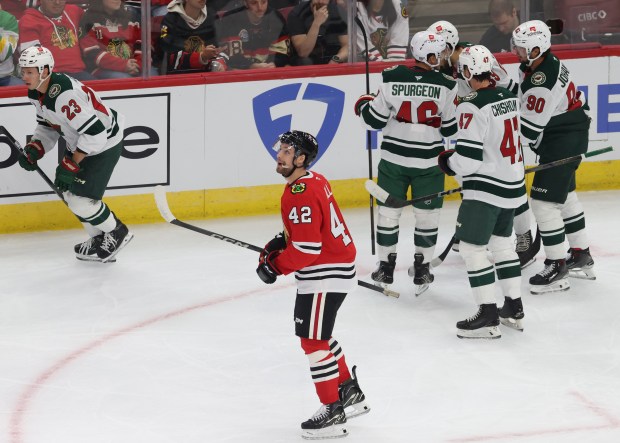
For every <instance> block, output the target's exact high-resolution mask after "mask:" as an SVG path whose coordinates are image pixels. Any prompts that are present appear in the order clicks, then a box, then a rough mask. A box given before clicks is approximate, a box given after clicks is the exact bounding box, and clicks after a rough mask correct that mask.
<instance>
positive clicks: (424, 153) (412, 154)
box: [381, 137, 444, 159]
mask: <svg viewBox="0 0 620 443" xmlns="http://www.w3.org/2000/svg"><path fill="white" fill-rule="evenodd" d="M381 149H382V150H383V151H387V152H391V153H392V154H394V155H398V156H401V157H408V158H418V159H431V158H435V157H437V156H438V155H439V154H440V153H441V152H442V151H443V149H444V148H443V144H441V143H434V144H433V145H431V146H428V147H420V148H414V147H413V146H400V145H398V144H396V143H394V142H393V141H391V140H386V137H384V138H383V143H381Z"/></svg>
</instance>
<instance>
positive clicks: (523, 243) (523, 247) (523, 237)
mask: <svg viewBox="0 0 620 443" xmlns="http://www.w3.org/2000/svg"><path fill="white" fill-rule="evenodd" d="M530 243H531V239H530V236H529V235H527V234H517V247H516V248H515V249H516V251H517V252H524V251H527V250H528V248H529V247H530Z"/></svg>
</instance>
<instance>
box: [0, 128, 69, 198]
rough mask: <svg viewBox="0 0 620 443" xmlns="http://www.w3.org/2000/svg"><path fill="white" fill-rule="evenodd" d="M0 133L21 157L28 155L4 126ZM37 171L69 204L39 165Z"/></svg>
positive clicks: (36, 166)
mask: <svg viewBox="0 0 620 443" xmlns="http://www.w3.org/2000/svg"><path fill="white" fill-rule="evenodd" d="M0 132H2V133H3V134H4V135H6V137H7V138H8V139H9V142H10V143H9V147H10V148H11V149H13V150H15V151H17V152H18V153H19V155H23V156H26V154H25V153H24V148H23V147H22V145H21V144H20V143H19V142H18V141H17V140H16V139H15V137H13V135H12V134H11V133H10V132H9V130H8V129H6V128H5V127H4V126H0ZM35 171H37V173H38V174H39V175H40V176H41V178H42V179H43V180H44V181H45V183H47V185H48V186H49V187H50V188H52V191H54V193H55V194H56V195H57V196H58V197H59V198H60V199H61V200H62V201H63V202H64V203H65V204H67V202H66V201H65V198H64V197H63V196H62V193H61V192H60V191H59V190H58V188H57V187H56V186H55V185H54V182H52V181H51V180H50V178H49V177H48V176H47V175H45V172H43V171H42V170H41V168H40V167H39V165H35Z"/></svg>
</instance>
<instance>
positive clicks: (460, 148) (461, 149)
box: [456, 140, 483, 161]
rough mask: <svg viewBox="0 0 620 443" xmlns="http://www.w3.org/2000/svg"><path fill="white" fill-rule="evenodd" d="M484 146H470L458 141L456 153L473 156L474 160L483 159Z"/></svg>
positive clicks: (468, 156)
mask: <svg viewBox="0 0 620 443" xmlns="http://www.w3.org/2000/svg"><path fill="white" fill-rule="evenodd" d="M482 151H483V148H482V146H468V145H467V144H464V143H461V140H459V141H458V143H457V145H456V153H457V154H459V155H462V156H463V157H467V158H471V159H472V160H477V161H482Z"/></svg>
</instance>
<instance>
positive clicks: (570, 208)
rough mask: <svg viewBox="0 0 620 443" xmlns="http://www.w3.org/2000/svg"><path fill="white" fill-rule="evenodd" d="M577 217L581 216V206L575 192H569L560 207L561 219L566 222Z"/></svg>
mask: <svg viewBox="0 0 620 443" xmlns="http://www.w3.org/2000/svg"><path fill="white" fill-rule="evenodd" d="M579 215H583V206H582V205H581V202H580V201H579V199H578V198H577V193H576V192H575V191H573V192H569V193H568V196H567V197H566V201H565V202H564V206H563V207H562V218H564V219H565V220H566V219H571V218H573V217H576V216H579Z"/></svg>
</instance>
